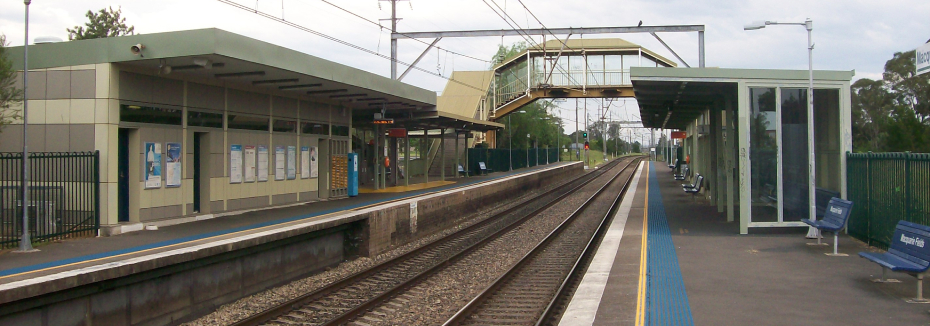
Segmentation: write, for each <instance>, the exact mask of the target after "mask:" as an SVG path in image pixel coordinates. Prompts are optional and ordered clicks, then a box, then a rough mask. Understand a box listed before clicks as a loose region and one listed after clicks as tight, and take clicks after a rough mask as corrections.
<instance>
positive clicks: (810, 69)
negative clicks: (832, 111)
mask: <svg viewBox="0 0 930 326" xmlns="http://www.w3.org/2000/svg"><path fill="white" fill-rule="evenodd" d="M767 25H799V26H804V29H806V30H807V73H808V84H807V150H808V153H807V160H808V168H807V172H808V175H807V182H808V189H807V190H808V191H807V195H808V206H809V207H808V214H809V217H810V219H811V220H812V221H816V220H817V202H816V198H817V197H816V196H817V193H816V188H815V186H816V184H815V182H816V178H815V176H816V173H815V172H816V171H815V170H814V168H815V166H816V164H815V160H816V156H815V155H814V43H813V41H812V38H811V31H812V30H813V29H814V21H812V20H811V19H810V18H808V19H806V20H804V22H803V23H779V22H775V21H756V22H752V23H750V24H748V25H746V26H745V27H743V29H744V30H747V31H749V30H756V29H763V28H765V26H767ZM820 237H821V236H820V230H818V229H816V228H814V227H810V228H809V229H808V230H807V238H809V239H814V238H820Z"/></svg>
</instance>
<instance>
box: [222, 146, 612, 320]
mask: <svg viewBox="0 0 930 326" xmlns="http://www.w3.org/2000/svg"><path fill="white" fill-rule="evenodd" d="M619 161H620V160H616V162H619ZM612 163H613V162H612ZM613 164H617V163H613ZM599 170H600V171H606V170H607V169H603V168H602V169H599ZM603 173H605V172H600V173H599V174H597V175H594V174H583V175H581V176H579V177H578V178H575V179H574V180H571V181H569V182H566V183H565V184H563V185H561V186H558V187H555V188H553V189H550V190H548V191H546V192H544V193H542V194H540V195H538V196H535V197H533V198H529V199H527V200H525V201H523V202H521V203H519V204H517V205H514V206H513V207H511V208H508V209H506V210H504V211H502V212H500V213H497V214H494V215H493V216H491V217H489V218H486V219H484V220H482V221H481V222H478V223H475V224H473V225H471V226H469V227H466V228H463V229H462V230H459V231H456V232H455V233H452V234H450V235H448V236H445V237H442V238H440V239H436V240H434V241H432V242H429V243H427V244H424V245H423V246H421V247H419V248H417V249H414V250H412V251H410V252H408V253H406V254H403V255H401V256H398V257H395V258H393V259H390V260H387V261H384V262H382V263H380V264H377V265H375V266H372V267H370V268H368V269H366V270H363V271H359V272H357V273H354V274H352V275H349V276H347V277H345V278H343V279H341V280H338V281H336V282H334V283H332V284H330V285H327V286H325V287H323V288H320V289H317V290H315V291H312V292H309V293H307V294H304V295H301V296H299V297H296V298H294V299H291V300H288V301H286V302H284V303H281V304H279V305H276V306H274V307H271V308H269V309H266V310H264V311H262V312H260V313H258V314H255V315H252V316H249V317H247V318H245V319H242V320H240V321H238V322H235V323H233V324H231V326H257V325H261V324H263V323H266V322H269V321H271V320H273V319H275V318H278V317H280V316H283V315H285V314H287V313H288V312H290V311H292V310H294V309H298V308H300V307H303V306H306V305H308V304H309V303H311V302H314V301H316V300H318V299H320V298H323V297H325V296H327V295H329V294H332V293H335V292H336V291H338V290H340V289H343V288H346V287H348V286H350V285H352V284H355V283H358V282H360V281H362V280H364V279H366V278H368V277H371V276H373V275H376V274H377V273H378V272H380V271H383V270H386V269H388V268H390V267H393V266H397V265H399V264H401V263H402V262H404V261H407V260H410V259H412V258H414V257H417V256H419V255H422V254H424V253H426V252H428V251H430V250H432V249H434V248H436V247H438V246H440V245H442V244H444V243H448V242H451V241H453V240H455V239H457V238H459V237H462V236H465V235H467V234H468V233H470V232H473V231H475V230H478V229H480V228H482V227H484V226H486V225H488V224H490V223H493V222H494V221H495V220H496V219H497V218H499V217H503V216H506V215H507V214H511V213H514V212H516V211H517V210H519V209H521V208H522V207H523V206H524V205H526V204H528V203H531V202H533V201H536V200H540V199H542V198H545V197H546V196H549V195H551V194H553V193H556V192H558V191H564V190H565V189H564V188H565V187H566V186H568V185H569V184H571V183H572V182H576V181H578V180H581V179H582V178H584V177H589V178H588V179H587V180H583V181H582V182H581V183H580V184H578V185H577V186H575V187H573V188H571V189H570V190H568V191H567V192H566V193H565V194H563V195H560V196H559V197H557V199H556V200H552V201H551V202H550V203H548V204H546V205H543V207H541V208H540V209H538V210H536V211H534V212H533V213H531V215H535V214H538V212H541V211H542V210H545V209H546V208H548V207H550V206H551V205H553V204H554V203H555V202H557V201H558V199H561V198H564V197H566V196H568V195H569V194H572V193H574V192H575V191H577V190H578V189H580V188H581V187H583V186H584V185H587V184H588V183H590V182H592V181H593V180H595V179H597V177H598V176H600V175H601V174H603ZM523 219H525V218H521V219H518V220H517V221H515V222H513V223H512V224H511V225H513V224H519V223H520V222H521V221H522V220H523ZM437 265H438V264H437ZM402 283H403V282H402ZM343 315H344V314H343Z"/></svg>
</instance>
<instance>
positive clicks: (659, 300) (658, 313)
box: [645, 162, 694, 325]
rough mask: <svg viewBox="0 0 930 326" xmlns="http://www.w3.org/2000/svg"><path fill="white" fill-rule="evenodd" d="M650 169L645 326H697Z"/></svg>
mask: <svg viewBox="0 0 930 326" xmlns="http://www.w3.org/2000/svg"><path fill="white" fill-rule="evenodd" d="M652 164H653V163H651V162H650V168H649V193H648V196H649V211H648V213H649V217H648V220H649V229H648V240H647V241H648V253H647V254H648V262H649V263H648V272H647V273H648V274H647V275H648V277H647V278H646V282H647V283H646V309H645V310H646V316H645V317H646V318H645V324H646V325H694V319H693V318H692V316H691V306H690V305H689V304H688V293H687V292H686V291H685V283H684V280H683V279H682V276H681V268H679V266H678V255H677V254H676V253H675V244H674V243H672V234H671V232H670V231H669V228H668V220H667V219H666V216H665V205H663V204H662V193H661V192H660V191H659V181H658V179H657V176H656V172H655V167H654V166H652Z"/></svg>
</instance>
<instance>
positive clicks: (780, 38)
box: [0, 0, 930, 130]
mask: <svg viewBox="0 0 930 326" xmlns="http://www.w3.org/2000/svg"><path fill="white" fill-rule="evenodd" d="M230 1H235V2H237V3H240V4H242V5H245V6H248V7H250V8H253V9H257V10H259V11H262V12H265V13H268V14H271V15H274V16H276V17H279V18H280V17H283V18H284V19H286V20H287V21H290V22H293V23H296V24H299V25H302V26H304V27H307V28H309V29H312V30H315V31H318V32H321V33H324V34H327V35H330V36H333V37H336V38H338V39H341V40H344V41H347V42H349V43H352V44H355V45H358V46H361V47H364V48H367V49H370V50H372V51H377V52H379V53H382V54H384V55H390V38H389V33H388V30H387V29H383V30H382V29H379V27H378V26H376V25H373V24H371V23H369V22H366V21H365V20H362V19H360V18H357V17H354V16H352V15H350V14H348V13H346V12H344V11H340V10H339V9H336V8H335V7H333V6H331V5H329V4H326V3H325V2H323V1H321V0H257V1H247V0H230ZM485 1H487V3H490V4H491V5H492V6H493V5H494V2H496V3H497V5H499V6H500V7H503V8H506V11H507V13H508V14H509V15H510V16H511V17H513V19H515V20H516V21H517V23H518V24H519V25H520V27H524V28H526V27H529V28H538V27H540V26H539V23H538V22H536V20H535V19H533V17H532V16H530V15H529V14H528V13H527V11H526V10H525V9H524V8H523V7H522V6H521V4H520V3H519V2H518V1H517V0H493V1H492V0H431V1H426V0H410V1H403V2H398V9H397V15H398V17H400V18H402V19H403V20H401V21H400V23H399V25H398V31H399V32H407V31H437V30H474V29H509V28H510V27H509V26H508V25H507V24H506V23H504V21H503V20H502V19H501V18H500V17H498V16H497V15H496V14H494V12H493V11H492V10H491V9H490V8H489V7H488V5H487V4H486V3H485ZM330 2H332V3H334V4H336V5H339V6H341V7H343V8H345V9H347V10H349V11H351V12H354V13H356V14H358V15H359V16H361V17H364V18H366V19H369V20H373V21H376V22H377V21H378V19H381V18H389V17H390V15H391V11H390V2H389V1H376V0H352V1H346V0H341V1H340V0H330ZM523 3H524V4H526V6H527V7H529V9H530V10H531V11H532V13H533V14H535V15H536V16H537V17H538V18H539V19H540V20H541V21H542V23H543V24H545V25H546V27H549V28H554V27H600V26H635V25H636V24H637V23H638V22H639V21H640V20H642V21H643V25H690V24H703V25H705V26H706V33H705V51H706V65H707V66H708V67H726V68H777V69H802V70H806V69H807V52H806V51H807V48H806V46H807V35H806V31H805V30H804V29H803V27H800V26H770V27H767V28H765V29H763V30H756V31H744V30H743V25H745V24H746V23H748V22H751V21H755V20H775V21H779V22H802V21H804V19H805V18H808V17H809V18H811V19H813V21H814V30H813V40H814V43H815V44H816V46H815V50H814V69H825V70H855V71H856V77H855V79H859V78H872V79H877V78H881V73H882V71H883V67H884V64H885V61H887V60H888V59H890V58H891V57H892V55H893V54H894V52H898V51H908V50H912V49H914V48H916V47H917V46H919V45H921V44H923V43H925V42H927V40H928V39H930V18H928V17H930V1H927V0H883V1H874V0H872V1H864V0H844V1H839V0H830V1H825V0H819V1H812V0H800V1H798V0H781V1H751V0H749V1H743V0H716V1H707V0H664V1H662V0H638V1H619V0H585V1H565V0H563V1H555V0H523ZM106 6H114V7H117V6H119V7H122V10H123V15H124V16H125V17H126V21H127V23H129V24H131V25H134V26H135V28H136V33H143V34H148V33H157V32H166V31H176V30H186V29H196V28H210V27H216V28H220V29H223V30H227V31H230V32H233V33H238V34H242V35H246V36H249V37H252V38H256V39H259V40H262V41H265V42H270V43H273V44H277V45H281V46H284V47H287V48H291V49H294V50H297V51H301V52H305V53H308V54H311V55H314V56H318V57H322V58H325V59H328V60H332V61H335V62H338V63H342V64H345V65H349V66H353V67H356V68H360V69H364V70H367V71H370V72H373V73H376V74H380V75H383V76H389V75H390V64H389V61H388V60H386V59H383V58H380V57H377V56H374V55H372V54H369V53H365V52H362V51H359V50H357V49H353V48H350V47H348V46H345V45H342V44H339V43H336V42H333V41H330V40H326V39H324V38H321V37H319V36H316V35H313V34H310V33H308V32H304V31H301V30H299V29H296V28H294V27H290V26H287V25H284V24H282V23H280V22H276V21H273V20H270V19H267V18H264V17H261V16H258V15H256V14H254V13H252V12H247V11H244V10H242V9H238V8H235V7H233V6H231V5H229V4H225V3H223V2H220V1H217V0H158V1H152V0H146V1H141V0H124V1H102V0H33V1H32V5H31V6H30V38H31V39H33V40H34V39H35V37H37V36H57V37H60V38H62V39H65V40H67V32H66V31H65V28H68V27H73V26H75V25H83V24H84V23H85V22H86V21H87V19H86V17H84V14H85V13H86V12H87V10H94V11H96V10H99V9H100V8H104V7H106ZM282 8H283V9H282ZM23 24H24V5H23V2H22V1H17V0H4V1H2V2H0V33H2V34H5V35H6V37H7V40H8V41H9V42H10V43H11V45H13V46H17V45H22V44H23ZM384 24H385V25H387V24H389V22H387V21H385V22H384ZM388 26H389V25H388ZM660 36H661V37H662V38H663V39H664V40H665V41H666V42H667V43H668V44H669V45H670V46H671V47H672V48H673V49H675V51H676V52H678V54H679V55H681V57H682V58H683V59H684V60H685V61H687V62H688V63H689V64H691V65H692V66H697V64H698V59H697V57H698V45H697V34H696V33H665V34H660ZM572 37H573V38H577V37H584V38H604V37H621V38H624V39H626V40H628V41H631V42H634V43H638V44H641V45H643V46H644V47H646V48H648V49H651V50H653V51H655V52H657V53H659V54H661V55H663V56H665V57H667V58H674V56H673V55H672V54H671V53H669V52H668V50H666V49H665V48H664V47H662V45H661V44H659V43H658V41H656V40H655V39H654V38H652V36H650V35H648V34H623V35H583V36H581V35H574V36H572ZM518 41H522V39H521V38H520V37H507V38H504V39H503V40H501V38H500V37H486V38H454V39H453V38H449V39H443V40H442V41H441V42H439V44H438V45H439V46H440V47H442V48H445V49H448V50H451V51H455V52H458V53H462V54H467V55H469V56H473V57H477V58H482V59H489V58H490V57H491V56H492V55H493V54H494V53H495V52H496V50H497V46H498V45H499V44H501V43H502V42H503V43H504V44H511V43H514V42H518ZM536 41H537V42H539V41H540V39H539V38H537V39H536ZM424 48H426V45H425V44H422V43H418V42H416V41H410V40H402V41H400V42H399V56H400V60H401V61H406V62H411V61H413V60H414V59H415V58H416V57H417V55H419V54H420V52H421V51H422V50H423V49H424ZM679 65H681V64H680V63H679ZM419 66H420V67H422V68H424V69H427V70H430V71H434V72H438V73H440V74H442V75H443V76H449V75H450V74H451V72H452V71H453V70H486V69H487V68H488V63H486V62H482V61H477V60H473V59H469V58H466V57H462V56H457V55H454V54H450V53H446V52H442V51H437V50H432V51H431V52H430V53H429V54H428V55H427V56H426V57H424V59H423V60H422V61H421V63H420V65H419ZM398 69H400V70H401V71H402V70H403V69H404V67H403V66H400V67H399V68H398ZM404 81H405V82H407V83H410V84H413V85H415V86H419V87H423V88H426V89H430V90H434V91H437V92H438V91H442V89H443V88H444V87H445V84H446V80H444V79H442V78H439V77H435V76H431V75H428V74H425V73H423V72H419V71H414V72H411V73H410V74H409V75H408V76H407V77H406V78H405V79H404ZM622 103H623V102H622V101H619V102H616V101H615V104H614V105H613V107H614V108H612V109H611V111H612V112H616V113H615V117H616V116H617V115H619V116H620V117H621V118H635V117H634V116H632V114H633V113H635V112H636V111H637V110H636V107H635V102H633V101H628V102H627V105H626V109H623V107H622ZM569 104H570V105H569ZM591 105H595V106H596V104H595V102H593V101H592V102H589V109H591V108H592V106H591ZM563 106H565V107H569V106H570V107H574V101H570V103H566V104H563ZM563 116H564V117H565V118H571V119H574V113H573V112H572V114H571V117H569V115H567V114H564V115H563ZM566 127H567V128H566V129H568V130H574V126H573V124H572V125H570V126H566Z"/></svg>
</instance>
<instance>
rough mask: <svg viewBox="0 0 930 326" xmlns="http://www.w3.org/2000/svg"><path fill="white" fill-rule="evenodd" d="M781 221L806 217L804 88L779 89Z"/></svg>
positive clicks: (805, 95) (807, 208)
mask: <svg viewBox="0 0 930 326" xmlns="http://www.w3.org/2000/svg"><path fill="white" fill-rule="evenodd" d="M779 110H780V111H781V114H780V115H781V144H782V147H781V151H782V167H781V181H782V186H781V187H780V188H781V190H782V194H783V195H782V198H783V200H782V216H783V218H782V220H783V221H789V222H797V221H800V220H801V219H803V218H810V205H809V203H810V200H809V199H810V194H809V192H808V191H809V189H810V186H809V185H810V181H809V180H808V166H809V162H810V161H809V160H808V154H809V153H808V150H807V89H805V88H782V89H781V106H780V107H779Z"/></svg>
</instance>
